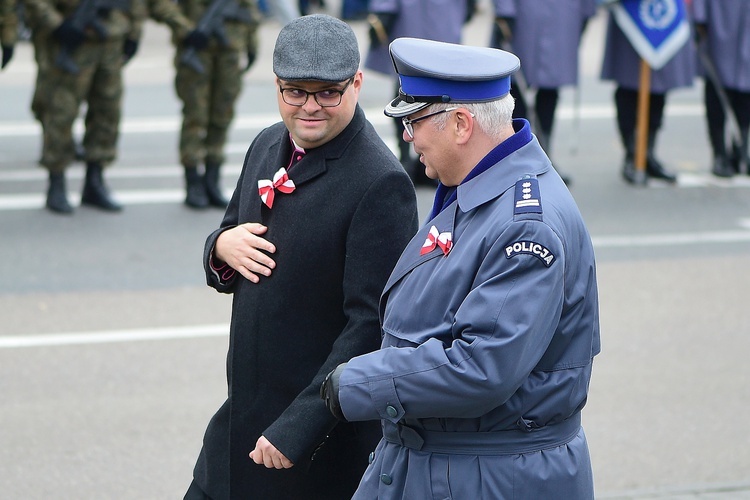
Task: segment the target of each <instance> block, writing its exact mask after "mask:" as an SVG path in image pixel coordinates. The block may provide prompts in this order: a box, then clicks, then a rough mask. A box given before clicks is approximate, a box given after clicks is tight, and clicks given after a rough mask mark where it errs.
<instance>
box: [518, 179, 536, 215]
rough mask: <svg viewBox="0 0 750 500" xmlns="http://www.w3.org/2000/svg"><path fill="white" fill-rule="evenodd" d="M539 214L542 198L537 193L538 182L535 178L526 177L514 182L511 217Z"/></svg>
mask: <svg viewBox="0 0 750 500" xmlns="http://www.w3.org/2000/svg"><path fill="white" fill-rule="evenodd" d="M541 213H542V196H541V193H539V181H538V180H537V178H536V177H532V176H530V175H526V176H524V177H522V178H521V179H519V180H518V181H517V182H516V192H515V197H514V199H513V215H519V214H541Z"/></svg>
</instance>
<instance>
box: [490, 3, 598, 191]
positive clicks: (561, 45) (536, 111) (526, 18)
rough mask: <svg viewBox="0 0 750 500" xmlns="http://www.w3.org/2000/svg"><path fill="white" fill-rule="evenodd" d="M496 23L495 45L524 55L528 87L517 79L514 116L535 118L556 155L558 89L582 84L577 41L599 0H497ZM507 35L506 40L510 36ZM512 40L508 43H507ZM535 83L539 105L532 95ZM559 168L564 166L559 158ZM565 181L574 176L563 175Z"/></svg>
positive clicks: (537, 129) (537, 128)
mask: <svg viewBox="0 0 750 500" xmlns="http://www.w3.org/2000/svg"><path fill="white" fill-rule="evenodd" d="M494 5H495V19H496V21H495V26H494V29H493V40H492V42H491V45H492V46H493V47H496V48H498V49H506V50H508V49H510V50H512V52H513V53H514V54H516V55H517V56H518V58H519V59H521V73H523V77H524V82H525V84H526V87H528V88H523V89H521V88H519V86H518V81H517V80H514V82H513V83H514V84H513V85H512V87H511V95H513V97H514V98H515V99H516V107H515V110H514V112H513V117H514V118H527V119H528V120H529V121H531V124H532V127H533V129H534V133H535V134H536V136H537V139H539V144H541V146H542V149H544V151H545V152H546V153H547V154H548V155H549V156H552V129H553V126H554V123H555V111H556V110H557V102H558V99H559V89H560V87H563V86H568V85H577V84H578V47H579V45H580V43H581V36H582V35H583V30H584V28H585V27H586V24H587V22H588V20H589V18H591V17H592V16H593V15H594V14H595V13H596V1H595V0H494ZM506 37H507V40H505V38H506ZM506 44H507V46H504V45H506ZM529 89H536V93H535V95H534V108H533V113H532V112H531V111H532V110H531V109H529V107H530V104H531V103H527V102H526V99H529V98H530V96H529V95H522V93H523V92H527V91H528V90H529ZM555 167H556V168H557V169H558V171H559V169H560V166H559V165H557V164H555ZM563 179H564V180H565V182H566V184H567V183H569V182H570V181H571V179H570V178H569V177H567V176H563Z"/></svg>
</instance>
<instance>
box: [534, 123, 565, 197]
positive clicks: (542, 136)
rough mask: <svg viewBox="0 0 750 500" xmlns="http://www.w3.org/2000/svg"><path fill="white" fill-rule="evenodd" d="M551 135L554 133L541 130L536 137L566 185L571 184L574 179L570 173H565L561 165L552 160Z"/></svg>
mask: <svg viewBox="0 0 750 500" xmlns="http://www.w3.org/2000/svg"><path fill="white" fill-rule="evenodd" d="M551 135H552V133H551V132H547V131H544V130H540V131H539V133H538V134H537V136H536V139H537V140H538V141H539V145H540V146H541V147H542V149H543V150H544V152H545V153H547V156H548V157H549V159H550V161H552V166H554V167H555V170H557V173H558V174H559V175H560V177H561V178H562V180H563V182H564V183H565V185H566V186H570V185H571V184H572V183H573V179H572V178H571V177H570V176H569V175H566V174H563V173H562V172H561V171H560V167H559V165H558V164H557V163H556V162H555V161H553V160H552V140H551Z"/></svg>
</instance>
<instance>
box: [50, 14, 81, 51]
mask: <svg viewBox="0 0 750 500" xmlns="http://www.w3.org/2000/svg"><path fill="white" fill-rule="evenodd" d="M52 37H53V38H54V39H55V40H57V41H58V42H60V43H61V44H63V45H65V46H66V47H68V48H70V49H75V48H76V47H78V46H79V45H81V44H82V43H83V41H84V40H85V39H86V34H85V33H84V32H83V31H81V30H79V29H78V28H76V27H75V26H73V23H72V22H71V21H70V20H69V19H66V20H65V21H63V22H62V24H61V25H60V26H58V27H57V28H55V30H54V31H53V32H52Z"/></svg>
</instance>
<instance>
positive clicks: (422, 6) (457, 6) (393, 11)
mask: <svg viewBox="0 0 750 500" xmlns="http://www.w3.org/2000/svg"><path fill="white" fill-rule="evenodd" d="M475 5H476V0H370V3H369V12H370V14H369V15H368V17H367V21H368V23H369V26H370V29H369V38H370V47H369V49H368V52H367V57H366V58H365V68H367V69H371V70H373V71H377V72H379V73H383V74H386V75H388V76H392V77H393V78H394V86H395V89H396V91H398V80H397V78H396V75H395V73H394V72H393V65H392V63H391V58H390V56H389V54H388V44H389V43H390V42H391V41H393V40H394V39H396V38H399V37H413V38H424V39H427V40H437V41H441V42H451V43H460V42H461V30H462V28H463V25H464V23H465V22H467V21H469V20H470V18H471V16H472V15H473V13H474V9H475ZM394 123H395V125H396V141H397V143H398V151H399V159H400V160H401V164H402V165H403V166H404V169H405V170H406V171H407V173H409V176H410V177H411V178H412V181H413V182H414V183H415V184H426V185H430V186H434V183H433V182H432V181H431V180H430V179H428V178H426V177H425V176H424V171H423V170H422V169H421V168H420V166H419V161H415V160H414V159H412V156H411V148H410V146H409V144H408V143H407V142H405V141H404V140H403V132H404V127H403V126H402V124H401V120H400V119H397V120H395V121H394Z"/></svg>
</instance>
